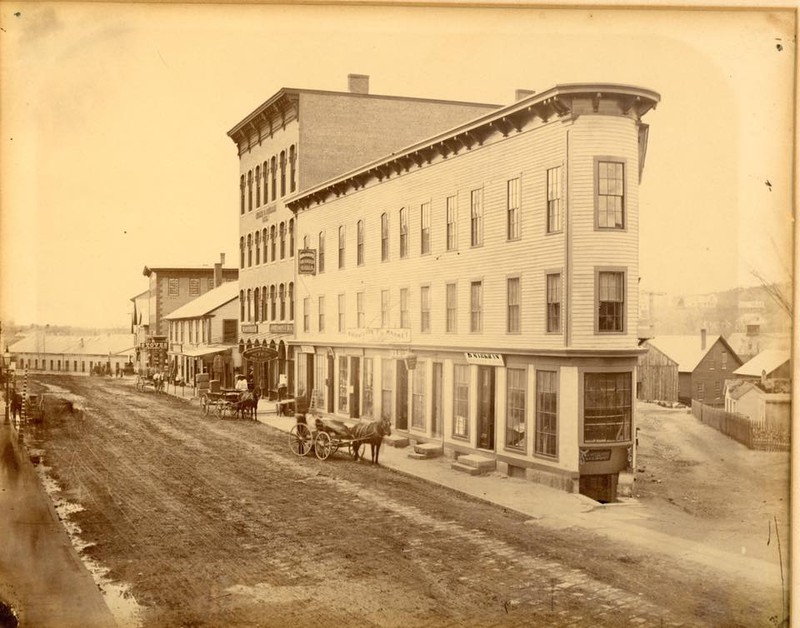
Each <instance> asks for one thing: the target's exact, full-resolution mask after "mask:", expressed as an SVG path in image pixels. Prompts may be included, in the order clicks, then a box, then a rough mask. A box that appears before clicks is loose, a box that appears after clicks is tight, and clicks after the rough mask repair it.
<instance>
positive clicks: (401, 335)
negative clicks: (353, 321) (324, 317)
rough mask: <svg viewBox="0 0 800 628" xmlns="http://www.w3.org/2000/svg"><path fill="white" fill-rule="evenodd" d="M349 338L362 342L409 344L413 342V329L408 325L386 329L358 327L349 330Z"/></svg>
mask: <svg viewBox="0 0 800 628" xmlns="http://www.w3.org/2000/svg"><path fill="white" fill-rule="evenodd" d="M347 338H348V339H349V340H358V341H360V342H376V343H384V344H407V343H409V342H411V330H410V329H409V328H408V327H399V328H397V329H385V328H383V327H358V328H356V329H348V330H347Z"/></svg>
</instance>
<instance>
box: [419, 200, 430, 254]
mask: <svg viewBox="0 0 800 628" xmlns="http://www.w3.org/2000/svg"><path fill="white" fill-rule="evenodd" d="M419 212H420V235H419V237H420V243H419V250H420V254H421V255H425V254H427V253H430V252H431V204H430V203H423V204H422V205H420V208H419Z"/></svg>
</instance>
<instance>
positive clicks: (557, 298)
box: [547, 273, 561, 332]
mask: <svg viewBox="0 0 800 628" xmlns="http://www.w3.org/2000/svg"><path fill="white" fill-rule="evenodd" d="M547 331H548V332H560V331H561V274H560V273H558V274H552V275H547Z"/></svg>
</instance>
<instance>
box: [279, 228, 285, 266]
mask: <svg viewBox="0 0 800 628" xmlns="http://www.w3.org/2000/svg"><path fill="white" fill-rule="evenodd" d="M280 232H281V259H284V258H285V257H286V223H285V222H282V223H281V226H280Z"/></svg>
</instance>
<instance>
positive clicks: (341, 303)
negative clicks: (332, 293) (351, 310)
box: [339, 294, 345, 333]
mask: <svg viewBox="0 0 800 628" xmlns="http://www.w3.org/2000/svg"><path fill="white" fill-rule="evenodd" d="M344 314H345V300H344V295H343V294H340V295H339V332H340V333H344V323H345V320H344Z"/></svg>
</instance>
